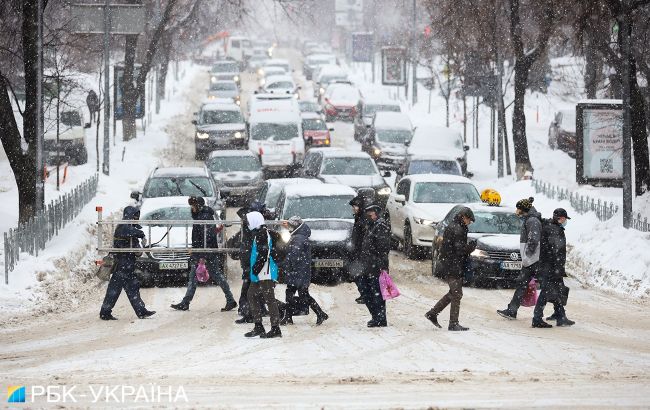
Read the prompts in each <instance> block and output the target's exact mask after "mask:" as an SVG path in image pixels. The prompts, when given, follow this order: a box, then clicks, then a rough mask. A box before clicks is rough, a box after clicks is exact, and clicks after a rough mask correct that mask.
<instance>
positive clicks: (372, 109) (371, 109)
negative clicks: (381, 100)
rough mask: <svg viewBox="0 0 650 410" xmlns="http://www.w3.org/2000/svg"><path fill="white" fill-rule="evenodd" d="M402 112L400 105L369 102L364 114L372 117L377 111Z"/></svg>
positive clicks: (364, 108)
mask: <svg viewBox="0 0 650 410" xmlns="http://www.w3.org/2000/svg"><path fill="white" fill-rule="evenodd" d="M379 111H384V112H385V111H388V112H401V111H402V109H401V108H400V106H399V105H384V104H367V105H365V106H364V107H363V115H365V116H369V117H372V116H373V115H374V114H375V113H376V112H379Z"/></svg>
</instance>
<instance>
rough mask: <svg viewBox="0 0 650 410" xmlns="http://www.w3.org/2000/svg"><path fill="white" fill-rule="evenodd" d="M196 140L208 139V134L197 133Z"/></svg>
mask: <svg viewBox="0 0 650 410" xmlns="http://www.w3.org/2000/svg"><path fill="white" fill-rule="evenodd" d="M196 138H198V139H200V140H204V139H208V138H210V134H208V133H207V132H197V133H196Z"/></svg>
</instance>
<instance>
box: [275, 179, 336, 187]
mask: <svg viewBox="0 0 650 410" xmlns="http://www.w3.org/2000/svg"><path fill="white" fill-rule="evenodd" d="M266 183H267V184H269V185H278V186H285V185H294V184H321V185H322V184H323V182H322V181H321V180H320V179H313V178H273V179H267V180H266Z"/></svg>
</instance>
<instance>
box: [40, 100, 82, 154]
mask: <svg viewBox="0 0 650 410" xmlns="http://www.w3.org/2000/svg"><path fill="white" fill-rule="evenodd" d="M55 119H56V118H55ZM87 128H90V123H86V122H85V120H84V113H83V111H82V110H81V109H73V110H64V111H61V113H60V116H59V143H58V145H57V141H56V124H51V125H50V126H49V127H48V129H47V131H46V132H45V135H44V136H43V155H44V156H45V161H46V163H47V164H51V165H56V164H57V162H58V163H64V162H68V163H70V165H81V164H85V163H87V162H88V149H87V148H86V129H87Z"/></svg>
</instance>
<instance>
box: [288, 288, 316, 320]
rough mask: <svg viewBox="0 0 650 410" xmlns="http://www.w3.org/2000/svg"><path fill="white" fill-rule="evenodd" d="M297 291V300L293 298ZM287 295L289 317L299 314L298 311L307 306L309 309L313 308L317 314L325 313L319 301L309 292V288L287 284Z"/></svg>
mask: <svg viewBox="0 0 650 410" xmlns="http://www.w3.org/2000/svg"><path fill="white" fill-rule="evenodd" d="M296 292H298V300H297V301H296V300H295V299H294V298H293V295H295V294H296ZM285 295H286V299H285V301H286V302H287V305H286V316H288V317H290V316H293V315H295V314H297V312H299V311H301V310H303V309H304V308H305V307H307V308H308V309H309V308H311V310H313V311H314V313H316V314H317V315H320V314H322V313H323V309H321V307H320V305H319V304H318V302H316V300H315V299H314V298H313V297H312V296H311V295H310V294H309V288H298V287H296V286H292V285H287V290H286V291H285ZM293 302H295V303H293Z"/></svg>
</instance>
